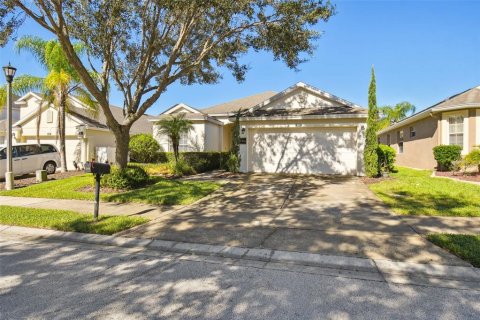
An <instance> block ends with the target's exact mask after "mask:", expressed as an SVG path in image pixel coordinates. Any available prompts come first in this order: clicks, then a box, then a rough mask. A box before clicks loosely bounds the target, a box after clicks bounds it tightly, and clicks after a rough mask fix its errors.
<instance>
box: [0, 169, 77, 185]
mask: <svg viewBox="0 0 480 320" xmlns="http://www.w3.org/2000/svg"><path fill="white" fill-rule="evenodd" d="M80 174H85V172H83V171H68V172H57V173H54V174H49V175H48V176H47V181H50V180H61V179H65V178H69V177H73V176H78V175H80ZM32 184H36V182H35V174H27V175H24V176H19V177H15V187H16V188H21V187H28V186H29V185H32ZM4 188H5V180H4V179H1V180H0V190H2V189H4Z"/></svg>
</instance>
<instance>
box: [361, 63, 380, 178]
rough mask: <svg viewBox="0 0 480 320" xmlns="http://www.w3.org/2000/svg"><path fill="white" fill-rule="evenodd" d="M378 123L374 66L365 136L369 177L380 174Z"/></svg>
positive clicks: (366, 164) (366, 169) (366, 165)
mask: <svg viewBox="0 0 480 320" xmlns="http://www.w3.org/2000/svg"><path fill="white" fill-rule="evenodd" d="M377 123H378V107H377V85H376V82H375V70H374V69H373V67H372V79H371V80H370V86H369V88H368V118H367V132H366V137H365V151H364V153H363V156H364V160H365V173H366V175H367V176H368V177H377V176H378V174H379V165H378V155H377V148H378V140H377Z"/></svg>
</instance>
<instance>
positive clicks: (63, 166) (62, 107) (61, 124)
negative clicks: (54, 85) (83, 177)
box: [58, 93, 67, 172]
mask: <svg viewBox="0 0 480 320" xmlns="http://www.w3.org/2000/svg"><path fill="white" fill-rule="evenodd" d="M59 102H60V104H59V110H58V117H59V119H58V136H59V138H60V171H61V172H67V152H66V147H65V121H66V108H67V96H66V95H65V94H63V93H60V97H59Z"/></svg>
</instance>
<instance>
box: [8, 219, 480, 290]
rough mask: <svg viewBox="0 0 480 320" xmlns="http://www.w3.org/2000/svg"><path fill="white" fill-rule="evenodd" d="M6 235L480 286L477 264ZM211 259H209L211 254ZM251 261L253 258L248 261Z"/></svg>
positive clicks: (36, 232)
mask: <svg viewBox="0 0 480 320" xmlns="http://www.w3.org/2000/svg"><path fill="white" fill-rule="evenodd" d="M0 239H15V240H21V241H37V240H49V241H63V242H79V243H88V244H95V245H100V246H105V250H108V246H109V247H112V246H113V247H126V248H130V250H133V252H142V253H144V254H146V255H148V254H149V252H152V253H151V255H154V252H155V251H160V252H172V253H178V254H182V255H186V256H189V257H193V258H194V257H202V256H204V257H205V256H206V257H217V258H225V259H233V260H234V261H244V262H243V263H242V264H243V265H246V264H249V265H252V266H258V267H262V266H264V265H266V264H269V265H275V266H276V267H277V268H279V267H281V268H283V269H287V270H290V269H295V268H296V269H298V268H303V269H306V270H307V269H308V268H312V267H313V268H323V269H324V270H331V271H330V272H332V273H337V274H339V275H340V274H342V273H345V272H347V273H351V274H352V275H353V274H354V276H353V277H355V278H359V279H365V280H374V281H385V282H388V283H397V284H414V285H428V286H436V287H446V288H456V289H473V290H480V269H478V268H474V267H472V266H447V265H438V264H418V263H406V262H398V261H391V260H385V259H368V258H352V257H345V256H333V255H322V254H311V253H304V252H288V251H282V250H271V249H255V248H254V249H249V248H241V247H229V246H217V245H202V244H196V243H185V242H175V241H164V240H153V239H132V238H123V237H118V236H104V235H93V234H81V233H75V232H61V231H55V230H45V229H34V228H25V227H15V226H6V225H0ZM206 259H207V260H208V258H206ZM200 260H202V258H200ZM247 261H251V262H250V263H247ZM335 270H336V271H335Z"/></svg>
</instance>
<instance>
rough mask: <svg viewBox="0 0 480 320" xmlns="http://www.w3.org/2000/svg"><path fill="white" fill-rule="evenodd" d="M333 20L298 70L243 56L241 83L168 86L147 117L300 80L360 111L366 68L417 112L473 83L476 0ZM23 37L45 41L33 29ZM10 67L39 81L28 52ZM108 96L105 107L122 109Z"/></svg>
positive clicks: (0, 57) (479, 52)
mask: <svg viewBox="0 0 480 320" xmlns="http://www.w3.org/2000/svg"><path fill="white" fill-rule="evenodd" d="M332 2H333V3H335V4H336V6H337V14H336V15H335V16H333V17H332V18H331V19H330V21H329V22H328V23H326V24H325V23H322V24H320V25H319V26H318V28H319V29H320V30H322V31H324V34H323V36H322V37H321V38H320V39H319V40H318V42H317V50H316V51H315V53H314V55H313V57H311V58H310V60H309V62H307V63H304V64H302V65H301V66H300V71H293V70H290V69H288V68H287V67H286V66H285V65H284V64H283V63H282V62H279V61H277V62H275V61H273V59H272V56H271V54H269V53H265V52H263V53H250V54H248V55H246V56H245V57H243V60H244V61H245V62H247V63H248V65H249V66H250V71H249V73H248V74H247V79H246V81H244V82H243V83H237V82H236V81H235V80H234V79H233V78H232V76H230V75H229V74H228V72H227V71H226V72H225V73H224V77H223V79H222V80H221V81H220V82H219V83H218V84H215V85H194V86H182V85H173V86H171V87H170V88H169V89H168V91H167V92H166V93H164V94H163V96H162V97H161V98H160V99H159V100H158V101H157V103H156V104H155V105H154V107H152V108H151V109H150V110H149V111H148V113H150V114H158V113H159V112H161V111H163V110H165V109H166V108H167V107H169V106H171V105H172V104H174V103H177V102H184V103H187V104H189V105H191V106H193V107H197V108H202V107H207V106H210V105H213V104H217V103H221V102H225V101H228V100H232V99H235V98H240V97H243V96H246V95H251V94H255V93H258V92H261V91H266V90H275V91H281V90H283V89H285V88H287V87H289V86H291V85H292V84H294V83H296V82H298V81H303V82H306V83H308V84H311V85H313V86H316V87H318V88H320V89H322V90H325V91H328V92H330V93H333V94H335V95H338V96H340V97H342V98H345V99H347V100H350V101H352V102H355V103H358V104H360V105H363V106H367V90H368V84H369V79H370V68H371V66H372V65H374V66H375V72H376V77H377V100H378V104H379V105H385V104H395V103H397V102H400V101H404V100H407V101H410V102H411V103H413V104H414V105H416V106H417V110H421V109H424V108H426V107H428V106H430V105H432V104H433V103H435V102H437V101H439V100H442V99H444V98H446V97H448V96H450V95H452V94H455V93H458V92H460V91H463V90H466V89H468V88H470V87H473V86H478V85H480V19H479V12H480V0H479V1H361V0H358V1H332ZM19 34H20V35H22V34H33V35H39V36H42V37H45V38H47V39H49V38H51V37H52V36H51V35H50V34H48V33H47V32H45V31H43V30H41V29H40V28H39V27H37V26H35V25H34V24H33V23H27V24H26V25H24V26H23V28H22V29H21V31H20V33H19ZM9 60H10V61H12V64H14V65H15V66H16V67H17V68H18V69H19V71H18V72H19V74H22V73H29V74H35V75H42V74H43V73H44V71H43V70H42V69H41V68H39V67H38V66H37V65H36V63H35V61H34V60H33V59H32V58H31V56H30V55H29V54H28V53H23V54H21V55H17V54H16V53H15V52H14V51H13V50H12V43H10V44H9V45H7V46H6V47H5V48H2V49H0V63H1V64H2V65H4V64H6V63H7V62H8V61H9ZM122 101H123V99H122V96H121V94H119V93H117V92H112V95H111V102H112V103H113V104H116V105H120V106H121V105H122Z"/></svg>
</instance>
